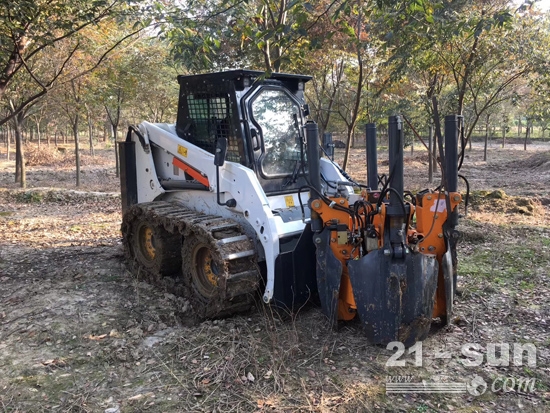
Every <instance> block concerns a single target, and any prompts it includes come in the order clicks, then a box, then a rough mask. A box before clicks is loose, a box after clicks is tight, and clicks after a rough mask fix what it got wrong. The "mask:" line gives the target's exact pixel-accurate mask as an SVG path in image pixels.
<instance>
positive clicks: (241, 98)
mask: <svg viewBox="0 0 550 413" xmlns="http://www.w3.org/2000/svg"><path fill="white" fill-rule="evenodd" d="M310 79H311V77H309V76H302V75H290V74H281V73H273V74H271V76H269V77H266V75H265V73H264V72H258V71H249V70H234V71H229V72H221V73H211V74H205V75H194V76H179V77H178V82H179V84H180V96H179V106H178V118H177V122H176V131H177V133H178V135H179V136H180V138H182V139H185V140H186V141H188V142H191V143H192V144H194V145H197V146H199V147H200V148H202V149H204V150H206V151H208V152H210V153H214V152H215V148H216V142H217V140H218V139H219V138H222V137H223V138H226V139H227V142H228V145H227V155H226V160H227V161H231V162H237V163H240V164H242V165H244V166H246V167H248V168H250V169H252V170H254V171H255V172H256V175H257V177H258V180H259V181H260V183H261V185H262V187H263V189H264V191H265V193H266V194H268V195H275V194H284V193H292V192H296V191H297V190H298V188H300V187H301V186H303V185H305V184H306V180H305V177H304V176H303V172H304V171H306V172H307V165H306V159H305V154H303V153H302V150H301V145H302V142H301V136H302V135H303V131H302V126H303V125H304V123H305V117H304V114H303V109H302V108H303V105H304V103H305V102H304V86H305V83H306V82H307V81H308V80H310Z"/></svg>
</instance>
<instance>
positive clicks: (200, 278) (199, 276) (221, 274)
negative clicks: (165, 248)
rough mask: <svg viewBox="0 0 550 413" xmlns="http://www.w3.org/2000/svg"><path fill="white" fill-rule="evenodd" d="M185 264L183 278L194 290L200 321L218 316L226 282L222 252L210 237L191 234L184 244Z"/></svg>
mask: <svg viewBox="0 0 550 413" xmlns="http://www.w3.org/2000/svg"><path fill="white" fill-rule="evenodd" d="M182 263H183V265H182V272H183V277H184V280H185V283H186V284H187V285H188V287H189V289H190V293H191V298H192V302H193V307H194V309H195V313H196V314H197V316H198V317H199V318H211V317H214V316H216V315H217V314H218V313H219V309H220V305H221V303H222V297H221V292H222V291H224V288H225V279H226V274H225V273H226V268H225V265H224V261H223V259H222V257H221V256H220V254H219V252H218V251H217V250H216V249H215V248H213V247H212V246H211V245H210V244H209V243H208V239H207V238H206V237H202V236H200V235H198V234H190V235H189V236H186V237H185V239H184V241H183V245H182Z"/></svg>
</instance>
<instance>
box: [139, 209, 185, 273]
mask: <svg viewBox="0 0 550 413" xmlns="http://www.w3.org/2000/svg"><path fill="white" fill-rule="evenodd" d="M130 248H131V250H132V252H133V254H132V255H133V257H134V258H135V259H136V260H137V261H138V263H139V264H140V265H141V266H143V267H145V268H146V269H148V270H150V271H152V272H153V273H156V274H158V275H160V276H165V275H172V274H174V273H177V272H178V271H179V269H180V266H181V255H180V248H181V236H180V235H179V234H171V233H169V232H168V231H166V230H165V229H164V227H161V226H159V225H154V224H152V223H150V222H149V221H148V220H147V219H146V218H145V217H140V218H138V219H137V220H136V221H135V223H134V225H133V229H132V231H131V240H130Z"/></svg>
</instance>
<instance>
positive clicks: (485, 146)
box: [483, 114, 490, 161]
mask: <svg viewBox="0 0 550 413" xmlns="http://www.w3.org/2000/svg"><path fill="white" fill-rule="evenodd" d="M489 116H490V115H489V114H487V118H486V119H485V142H484V143H483V160H484V161H486V160H487V142H488V141H489Z"/></svg>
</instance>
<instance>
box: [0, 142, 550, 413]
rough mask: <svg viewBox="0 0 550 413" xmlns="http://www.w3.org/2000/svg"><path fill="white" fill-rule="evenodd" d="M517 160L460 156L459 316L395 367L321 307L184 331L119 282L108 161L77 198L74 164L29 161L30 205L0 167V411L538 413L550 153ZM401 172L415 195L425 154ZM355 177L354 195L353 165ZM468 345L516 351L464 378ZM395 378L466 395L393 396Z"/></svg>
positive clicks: (549, 375)
mask: <svg viewBox="0 0 550 413" xmlns="http://www.w3.org/2000/svg"><path fill="white" fill-rule="evenodd" d="M521 149H522V147H521V146H519V145H517V146H509V147H507V148H505V149H500V148H499V147H497V146H496V144H495V145H494V146H492V147H490V149H489V161H488V162H484V161H483V160H482V151H481V148H480V147H476V146H474V149H473V151H471V152H468V153H467V156H466V160H465V164H464V167H463V169H462V173H463V174H464V175H465V176H467V177H468V179H469V181H470V184H471V192H472V196H471V197H470V206H469V211H468V216H467V217H465V218H463V219H462V221H461V228H460V229H461V231H462V232H463V238H462V241H461V243H460V247H459V260H460V264H459V265H460V266H459V277H460V278H459V286H460V289H461V295H460V296H458V297H457V301H456V317H455V318H454V319H453V324H452V325H451V326H450V327H442V326H439V325H437V324H434V326H433V331H432V333H431V335H430V336H429V338H428V339H427V340H425V341H424V342H423V343H422V349H421V351H420V349H418V348H417V351H416V353H409V352H406V354H405V355H404V356H403V357H401V358H400V360H406V365H405V366H404V367H395V366H394V367H392V366H389V365H388V360H389V359H390V357H391V356H392V355H394V354H395V353H396V351H395V350H387V349H385V348H383V347H375V346H371V345H369V344H368V343H367V342H366V340H365V338H364V337H363V335H362V333H361V331H360V329H359V328H358V326H357V325H356V324H354V323H350V324H345V325H342V326H341V327H340V329H339V330H338V331H331V330H330V329H329V328H328V327H327V324H326V322H325V320H324V318H323V316H322V314H321V313H320V311H319V309H318V308H304V309H301V310H300V311H299V312H298V313H297V314H293V315H292V316H291V317H287V318H286V319H284V320H281V319H280V317H279V316H278V315H275V314H273V313H271V312H270V311H269V309H268V308H266V307H263V306H262V305H260V304H258V307H257V309H256V310H255V311H253V312H251V313H249V314H244V315H240V316H235V317H232V318H228V319H226V320H219V321H211V322H205V323H202V324H198V325H192V324H190V319H189V318H187V317H186V314H188V310H189V309H188V305H187V303H186V302H185V300H182V299H180V298H177V297H174V296H172V295H170V294H167V293H165V292H163V291H160V290H158V289H156V288H153V287H151V286H149V285H147V284H145V283H143V282H138V281H136V280H135V279H134V278H133V277H132V276H131V275H130V274H129V273H128V272H127V271H126V267H125V265H124V262H123V251H122V248H121V242H120V222H121V215H120V197H119V194H118V181H117V178H116V177H115V175H114V153H113V150H112V149H100V150H98V151H97V153H96V156H95V157H94V158H92V157H91V156H87V155H86V156H84V159H83V177H82V186H81V187H80V188H78V190H75V187H74V171H73V168H72V160H71V155H70V151H67V152H66V153H59V152H57V151H48V150H45V149H42V150H41V151H36V150H33V149H32V148H29V150H28V153H29V165H28V172H27V173H28V186H29V189H27V190H20V189H18V188H17V186H16V185H15V183H14V182H13V170H14V167H13V163H12V162H7V161H6V160H5V152H0V186H1V187H2V190H1V192H0V228H2V237H1V239H0V411H4V412H46V411H47V412H51V411H60V412H110V413H113V412H118V411H120V412H141V411H151V412H296V411H304V412H367V411H380V410H382V411H411V412H432V411H434V412H435V411H463V412H482V411H499V412H500V411H540V412H542V411H547V410H548V409H549V407H550V380H549V379H550V368H549V357H550V352H549V347H550V331H549V324H550V287H549V285H550V284H549V281H550V275H549V269H550V214H549V209H548V204H550V146H544V145H530V147H529V148H528V151H526V152H524V151H523V150H521ZM341 155H342V154H341V153H337V158H338V157H341ZM385 157H386V154H385V153H384V151H380V153H379V158H380V170H381V172H383V171H384V167H386V168H387V166H385V165H386V163H385V162H384V159H385ZM405 163H406V165H405V171H406V187H407V188H408V189H411V190H419V189H422V188H425V187H428V186H430V184H429V183H428V182H427V179H426V173H427V172H426V171H427V155H426V152H423V151H422V150H421V148H415V153H414V154H413V155H412V156H411V155H410V154H407V155H406V160H405ZM351 170H352V175H353V176H354V177H355V178H356V179H359V180H362V179H363V177H364V175H365V167H364V163H363V152H362V150H360V149H358V150H355V151H354V152H353V154H352V168H351ZM431 186H437V183H435V184H433V185H431ZM467 343H475V344H478V345H479V346H480V347H479V348H478V349H479V352H480V353H481V354H482V355H483V356H485V355H486V353H487V351H488V350H489V353H490V352H491V351H490V343H506V344H509V347H510V349H509V355H510V357H509V358H510V361H509V363H508V364H509V366H506V365H504V366H493V365H490V363H488V359H487V357H483V359H482V361H481V364H480V365H479V366H467V365H465V364H467V362H468V361H473V360H474V359H475V357H474V356H468V357H466V356H465V355H464V354H463V352H462V347H463V346H464V345H466V344H467ZM519 345H524V346H527V347H526V348H528V346H529V345H532V346H534V348H536V360H535V363H536V364H535V365H533V364H532V365H528V360H527V358H526V357H524V358H522V359H521V360H520V359H516V360H514V357H513V356H514V346H516V348H517V346H519ZM503 350H504V351H502V353H507V352H506V351H505V350H506V349H505V348H504V349H503ZM420 355H421V356H422V357H421V359H419V358H418V357H419V356H420ZM390 364H391V363H390ZM504 364H506V363H505V362H504ZM514 364H515V365H514ZM520 364H521V365H520ZM416 365H418V366H416ZM474 379H475V380H477V381H476V382H474V381H473V380H474ZM397 380H404V381H409V382H410V383H422V382H425V383H427V385H430V383H448V384H450V383H455V386H454V387H453V388H454V389H455V390H456V389H459V390H458V391H459V392H458V393H454V394H451V393H445V392H444V393H420V392H418V391H417V392H416V393H406V394H391V393H387V390H388V389H389V388H391V386H387V383H389V382H391V381H397ZM472 383H474V384H477V386H476V385H472ZM483 383H486V387H485V388H484V387H483V385H482V384H483ZM467 385H468V387H466V386H467ZM449 388H450V387H448V388H447V390H448V389H449ZM484 389H485V391H483V390H484ZM444 390H445V389H444Z"/></svg>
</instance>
